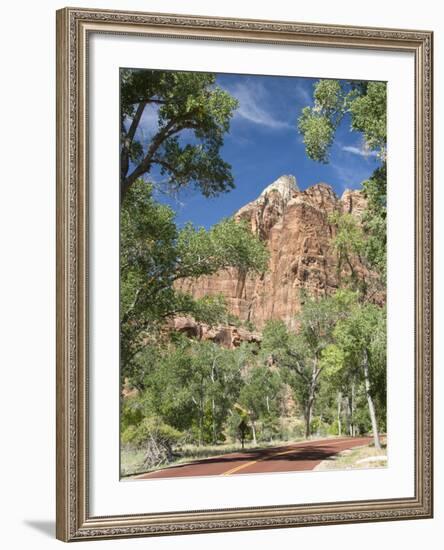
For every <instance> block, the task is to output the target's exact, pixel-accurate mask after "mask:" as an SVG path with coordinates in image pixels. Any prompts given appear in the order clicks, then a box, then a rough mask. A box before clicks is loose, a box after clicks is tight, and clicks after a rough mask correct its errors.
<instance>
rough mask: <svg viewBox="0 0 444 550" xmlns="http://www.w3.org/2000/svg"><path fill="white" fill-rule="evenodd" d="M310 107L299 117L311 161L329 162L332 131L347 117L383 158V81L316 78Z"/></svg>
mask: <svg viewBox="0 0 444 550" xmlns="http://www.w3.org/2000/svg"><path fill="white" fill-rule="evenodd" d="M313 99H314V105H313V107H304V108H303V109H302V113H301V115H300V117H299V119H298V128H299V131H300V132H301V134H302V136H303V140H304V144H305V148H306V151H307V155H308V156H309V158H311V159H312V160H316V161H319V162H324V163H326V162H328V160H329V157H328V153H329V149H330V147H331V145H332V143H333V139H334V135H335V132H336V130H337V128H338V126H339V124H340V122H341V121H342V119H343V118H344V117H345V116H346V115H349V116H350V120H351V130H353V131H357V132H360V133H361V134H362V135H363V138H364V140H365V146H366V147H367V148H368V150H369V151H376V152H377V153H378V155H379V156H380V158H381V159H382V160H385V156H386V143H387V117H386V112H387V86H386V83H385V82H346V81H341V82H339V81H338V80H318V82H317V83H316V84H315V85H314V92H313Z"/></svg>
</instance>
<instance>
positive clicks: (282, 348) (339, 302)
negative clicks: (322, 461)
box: [262, 290, 356, 438]
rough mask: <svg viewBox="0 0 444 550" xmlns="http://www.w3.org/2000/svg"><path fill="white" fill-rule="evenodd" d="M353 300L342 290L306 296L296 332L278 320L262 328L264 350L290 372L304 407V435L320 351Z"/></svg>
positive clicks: (307, 433)
mask: <svg viewBox="0 0 444 550" xmlns="http://www.w3.org/2000/svg"><path fill="white" fill-rule="evenodd" d="M355 299H356V295H355V294H354V293H353V292H350V291H345V290H342V291H338V292H337V293H336V294H335V295H334V296H331V297H324V298H321V299H315V298H308V297H307V298H306V299H305V301H304V303H303V307H302V310H301V312H300V314H299V315H298V316H297V318H296V322H297V325H298V330H297V333H291V332H290V331H289V330H288V329H287V328H286V326H285V324H284V323H283V322H282V321H271V322H269V323H267V324H266V326H265V328H264V332H263V342H262V345H263V349H264V352H265V353H268V354H269V355H270V357H271V360H272V361H273V362H274V363H276V364H278V365H280V366H282V367H285V368H287V369H289V370H290V371H291V373H292V375H293V376H290V378H289V380H290V382H293V388H294V390H295V392H296V396H297V398H298V401H299V402H301V403H302V404H303V407H304V418H305V436H306V437H307V438H308V437H310V435H311V422H312V419H313V407H314V404H315V400H316V395H317V393H318V390H319V383H320V382H319V381H320V375H321V373H322V371H323V368H324V365H323V363H322V362H321V356H322V352H323V350H324V349H325V348H326V347H327V346H328V345H329V344H331V343H332V339H333V330H334V328H335V326H336V323H337V322H338V320H339V319H341V318H343V317H345V316H346V315H347V312H348V309H349V307H350V304H351V303H352V302H353V301H354V300H355Z"/></svg>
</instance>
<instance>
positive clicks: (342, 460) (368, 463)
mask: <svg viewBox="0 0 444 550" xmlns="http://www.w3.org/2000/svg"><path fill="white" fill-rule="evenodd" d="M381 444H382V449H381V450H380V451H378V450H377V449H375V447H374V445H373V443H371V444H370V445H366V446H363V447H355V448H354V449H347V450H346V451H343V452H342V453H339V454H337V455H335V456H332V457H330V458H328V459H327V460H324V461H323V462H321V463H320V464H319V466H317V467H316V468H315V470H316V471H326V470H357V469H363V468H365V469H367V468H383V467H385V466H387V442H386V440H383V441H382V442H381ZM379 457H381V459H380V460H375V459H376V458H379ZM367 459H373V460H367Z"/></svg>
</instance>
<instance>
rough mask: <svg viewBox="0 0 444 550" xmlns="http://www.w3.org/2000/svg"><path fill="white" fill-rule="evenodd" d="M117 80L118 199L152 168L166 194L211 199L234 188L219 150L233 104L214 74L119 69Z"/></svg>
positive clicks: (235, 104) (122, 197)
mask: <svg viewBox="0 0 444 550" xmlns="http://www.w3.org/2000/svg"><path fill="white" fill-rule="evenodd" d="M120 78H121V88H120V90H121V112H120V133H121V137H120V194H121V199H122V200H123V199H124V197H125V195H126V193H127V192H128V190H129V189H130V187H131V186H132V185H133V184H134V183H135V182H136V181H137V180H138V179H139V178H141V177H144V176H146V175H147V174H150V172H151V171H152V170H153V168H154V167H157V169H158V171H159V172H160V175H161V176H164V177H165V179H166V187H167V188H169V189H179V188H183V187H185V186H194V187H195V188H197V189H199V190H200V191H201V192H202V193H203V195H205V196H212V195H217V194H218V193H220V192H223V191H227V190H230V189H231V188H233V187H234V183H233V176H232V174H231V166H230V165H229V164H228V163H227V162H225V161H224V160H223V159H222V158H221V156H220V149H221V147H222V145H223V137H224V134H225V133H226V132H228V130H229V127H230V119H231V116H232V114H233V111H234V110H235V109H236V107H237V100H236V99H234V98H233V97H232V96H230V94H228V93H227V92H226V91H224V90H223V89H222V88H220V87H219V86H217V85H215V75H214V74H211V73H195V72H176V71H174V72H169V71H157V70H147V69H122V70H121V74H120ZM147 120H148V121H150V124H148V125H147V124H146V121H147ZM144 121H145V122H144Z"/></svg>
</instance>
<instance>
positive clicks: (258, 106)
mask: <svg viewBox="0 0 444 550" xmlns="http://www.w3.org/2000/svg"><path fill="white" fill-rule="evenodd" d="M228 91H229V92H230V94H231V95H233V96H234V97H235V98H236V99H237V100H238V101H239V107H238V109H237V110H236V112H235V117H236V118H242V119H244V120H248V121H249V122H252V123H254V124H258V125H260V126H265V127H267V128H270V129H272V130H277V129H282V128H292V126H291V125H290V124H288V122H285V121H282V120H279V119H277V118H276V117H275V116H274V115H273V114H272V113H271V112H270V110H269V109H267V107H266V105H265V104H266V103H267V99H268V98H267V92H266V90H265V89H264V87H263V86H262V85H261V84H260V83H258V82H252V81H246V82H239V83H236V84H235V85H234V86H232V87H230V88H229V89H228Z"/></svg>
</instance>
